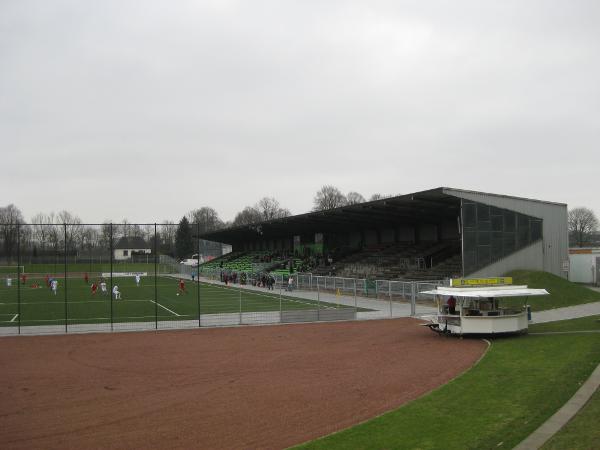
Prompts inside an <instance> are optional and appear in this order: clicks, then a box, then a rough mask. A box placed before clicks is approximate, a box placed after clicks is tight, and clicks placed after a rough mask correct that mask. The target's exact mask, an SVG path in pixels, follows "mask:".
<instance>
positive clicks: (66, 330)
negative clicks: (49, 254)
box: [63, 223, 69, 333]
mask: <svg viewBox="0 0 600 450" xmlns="http://www.w3.org/2000/svg"><path fill="white" fill-rule="evenodd" d="M63 227H64V234H65V245H64V251H65V257H64V263H65V333H68V332H69V329H68V319H67V317H68V315H69V312H68V310H67V224H66V223H64V224H63Z"/></svg>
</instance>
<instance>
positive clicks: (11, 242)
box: [0, 204, 25, 261]
mask: <svg viewBox="0 0 600 450" xmlns="http://www.w3.org/2000/svg"><path fill="white" fill-rule="evenodd" d="M23 223H25V219H23V214H22V213H21V210H20V209H19V208H17V207H16V206H15V205H13V204H10V205H8V206H5V207H2V208H0V239H1V240H2V248H3V250H4V255H5V256H6V257H7V258H8V260H9V261H12V257H13V255H14V254H15V253H16V249H17V235H18V233H17V230H19V228H18V227H17V224H23Z"/></svg>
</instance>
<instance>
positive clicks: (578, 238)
mask: <svg viewBox="0 0 600 450" xmlns="http://www.w3.org/2000/svg"><path fill="white" fill-rule="evenodd" d="M568 221H569V235H570V236H571V237H572V238H573V240H574V241H575V242H576V243H577V245H578V246H579V247H583V245H584V243H585V242H587V240H588V238H589V237H590V236H591V234H592V233H593V232H594V231H596V230H597V229H598V218H597V217H596V215H595V214H594V212H593V211H592V210H591V209H588V208H582V207H580V208H574V209H572V210H570V211H569V215H568Z"/></svg>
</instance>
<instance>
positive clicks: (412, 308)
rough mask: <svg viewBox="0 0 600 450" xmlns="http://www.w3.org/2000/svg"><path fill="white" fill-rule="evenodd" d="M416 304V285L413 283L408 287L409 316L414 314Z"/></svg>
mask: <svg viewBox="0 0 600 450" xmlns="http://www.w3.org/2000/svg"><path fill="white" fill-rule="evenodd" d="M416 302H417V283H416V282H415V281H413V282H412V283H411V287H410V315H411V316H414V315H415V314H416V309H417V308H416V306H417V305H416Z"/></svg>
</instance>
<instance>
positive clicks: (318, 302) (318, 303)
mask: <svg viewBox="0 0 600 450" xmlns="http://www.w3.org/2000/svg"><path fill="white" fill-rule="evenodd" d="M325 286H327V278H325ZM320 310H321V293H320V288H319V279H318V278H317V320H319V316H320V314H321V311H320Z"/></svg>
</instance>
